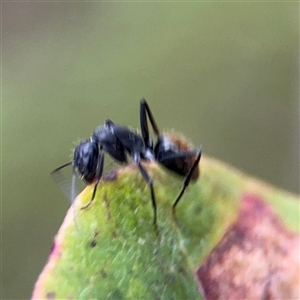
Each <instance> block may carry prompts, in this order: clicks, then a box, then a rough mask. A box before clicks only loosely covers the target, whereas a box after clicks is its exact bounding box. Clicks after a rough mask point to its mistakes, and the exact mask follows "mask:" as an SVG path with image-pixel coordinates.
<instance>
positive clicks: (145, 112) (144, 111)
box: [140, 98, 159, 147]
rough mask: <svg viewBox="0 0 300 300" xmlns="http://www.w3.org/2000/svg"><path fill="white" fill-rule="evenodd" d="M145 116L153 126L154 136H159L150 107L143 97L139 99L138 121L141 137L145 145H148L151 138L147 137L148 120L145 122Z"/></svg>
mask: <svg viewBox="0 0 300 300" xmlns="http://www.w3.org/2000/svg"><path fill="white" fill-rule="evenodd" d="M147 116H148V118H149V120H150V123H151V126H152V128H153V131H154V133H155V134H156V136H159V130H158V127H157V125H156V122H155V120H154V118H153V115H152V112H151V110H150V107H149V105H148V103H147V101H146V99H145V98H142V99H141V102H140V123H141V131H142V137H143V140H144V142H145V144H146V146H148V147H150V146H152V145H151V144H152V143H151V140H150V137H149V128H148V122H147Z"/></svg>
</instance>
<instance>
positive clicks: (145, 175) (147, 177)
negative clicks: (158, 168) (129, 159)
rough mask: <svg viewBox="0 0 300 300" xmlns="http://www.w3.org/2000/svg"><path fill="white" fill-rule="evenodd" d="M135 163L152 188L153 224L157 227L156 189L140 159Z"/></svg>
mask: <svg viewBox="0 0 300 300" xmlns="http://www.w3.org/2000/svg"><path fill="white" fill-rule="evenodd" d="M135 163H136V164H137V166H138V168H139V170H140V172H141V174H142V176H143V178H144V179H145V181H146V182H147V184H148V186H149V188H150V192H151V200H152V206H153V210H154V219H153V224H154V225H156V201H155V195H154V188H153V183H152V179H151V178H150V176H149V174H148V172H147V171H146V169H145V168H144V167H143V166H142V164H141V162H140V160H139V159H135Z"/></svg>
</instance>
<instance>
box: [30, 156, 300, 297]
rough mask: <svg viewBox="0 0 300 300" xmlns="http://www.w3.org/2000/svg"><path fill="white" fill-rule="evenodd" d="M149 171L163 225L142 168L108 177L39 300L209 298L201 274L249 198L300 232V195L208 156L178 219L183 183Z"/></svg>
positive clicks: (45, 277)
mask: <svg viewBox="0 0 300 300" xmlns="http://www.w3.org/2000/svg"><path fill="white" fill-rule="evenodd" d="M145 166H146V167H147V169H148V170H149V173H150V174H151V176H152V178H153V183H154V188H155V193H156V199H157V205H158V219H157V227H155V226H154V225H153V209H152V204H151V197H150V190H149V188H148V186H147V185H146V183H145V181H144V180H143V178H142V176H141V175H140V173H139V171H138V169H137V168H136V167H135V166H134V165H130V166H128V167H125V168H121V169H119V170H117V171H116V172H115V173H111V174H109V176H106V177H104V178H103V180H102V181H101V183H100V184H99V187H98V190H97V194H96V198H95V200H94V201H93V203H92V204H91V205H90V206H89V207H88V208H86V209H84V210H81V208H82V207H83V206H84V205H85V204H87V203H88V202H89V200H90V198H91V194H92V190H93V186H88V187H87V188H86V189H85V190H84V191H83V192H82V193H81V194H80V195H79V196H78V197H77V199H76V201H75V203H74V208H72V207H71V208H70V210H69V211H68V214H67V216H66V218H65V220H64V222H63V224H62V227H61V228H60V230H59V232H58V234H57V236H56V237H55V241H54V244H53V249H52V251H51V254H50V256H49V261H48V263H47V264H46V266H45V268H44V270H43V272H42V273H41V275H40V277H39V279H38V281H37V283H36V286H35V289H34V292H33V297H32V298H33V299H201V298H202V297H203V295H202V294H201V292H200V290H201V289H202V288H201V285H200V284H198V282H197V277H196V271H197V268H199V267H200V266H201V264H203V262H204V261H205V259H206V258H207V257H208V256H209V254H210V253H211V252H212V250H213V249H214V248H215V247H216V246H217V245H218V243H220V241H221V240H222V238H223V237H224V236H225V234H226V232H227V231H228V230H229V229H230V228H231V226H232V225H233V224H235V223H236V222H237V220H238V218H239V209H240V206H241V203H242V199H243V195H245V193H248V194H249V193H254V194H255V195H258V196H260V197H261V198H262V199H263V201H264V202H265V203H266V204H267V205H270V204H271V205H272V209H273V208H274V211H276V213H277V215H278V218H279V219H280V220H281V221H282V222H283V224H284V226H285V228H287V230H288V231H291V232H295V231H297V230H299V225H298V224H299V203H298V201H297V200H298V199H299V198H298V197H297V196H294V195H291V194H288V193H286V192H282V191H280V190H277V189H275V188H273V187H270V186H267V185H265V184H263V183H261V182H259V181H257V180H255V179H253V178H251V177H247V176H246V175H244V174H242V173H241V172H239V171H237V170H234V169H232V168H230V167H228V166H227V165H224V164H222V163H221V162H218V161H216V160H213V159H210V158H207V157H203V158H202V159H201V167H200V179H199V180H197V182H196V183H192V184H191V185H190V186H189V188H188V189H187V191H186V193H185V194H184V196H183V198H182V199H181V201H180V202H179V204H178V206H177V209H176V217H175V218H174V216H173V214H172V203H173V202H174V200H175V198H176V196H177V194H178V192H179V190H180V188H181V184H182V180H181V179H180V178H177V177H174V176H173V175H172V174H170V173H168V172H166V171H165V170H164V169H162V168H161V167H160V166H158V165H157V164H155V163H147V164H145ZM283 207H284V209H283ZM73 209H75V215H76V223H77V227H76V226H75V220H74V213H73Z"/></svg>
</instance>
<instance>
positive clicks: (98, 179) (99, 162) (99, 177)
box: [81, 146, 104, 209]
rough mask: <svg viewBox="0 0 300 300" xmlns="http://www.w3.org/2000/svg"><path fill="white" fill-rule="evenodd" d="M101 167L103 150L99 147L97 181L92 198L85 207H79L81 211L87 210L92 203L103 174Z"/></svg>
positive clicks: (102, 164)
mask: <svg viewBox="0 0 300 300" xmlns="http://www.w3.org/2000/svg"><path fill="white" fill-rule="evenodd" d="M103 166H104V151H103V148H102V146H101V147H100V151H99V159H98V171H97V175H96V178H97V180H96V183H95V186H94V190H93V194H92V198H91V200H90V201H89V202H88V204H86V205H85V206H83V207H81V209H86V208H88V207H89V206H90V205H91V204H92V202H93V201H94V199H95V195H96V191H97V187H98V184H99V181H100V179H101V176H102V174H103Z"/></svg>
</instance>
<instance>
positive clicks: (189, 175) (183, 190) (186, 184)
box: [172, 149, 201, 215]
mask: <svg viewBox="0 0 300 300" xmlns="http://www.w3.org/2000/svg"><path fill="white" fill-rule="evenodd" d="M200 158H201V149H199V150H198V151H197V157H196V159H195V161H194V163H193V165H192V167H191V169H190V171H189V172H188V174H187V175H186V177H185V179H184V181H183V184H182V188H181V191H180V193H179V194H178V196H177V198H176V200H175V201H174V203H173V207H172V210H173V215H175V209H176V205H177V204H178V202H179V200H180V199H181V197H182V195H183V194H184V192H185V189H186V188H187V187H188V185H189V183H190V181H191V178H192V176H193V173H194V171H195V170H196V168H198V165H199V162H200Z"/></svg>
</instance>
